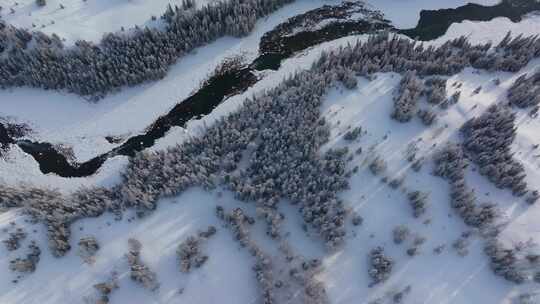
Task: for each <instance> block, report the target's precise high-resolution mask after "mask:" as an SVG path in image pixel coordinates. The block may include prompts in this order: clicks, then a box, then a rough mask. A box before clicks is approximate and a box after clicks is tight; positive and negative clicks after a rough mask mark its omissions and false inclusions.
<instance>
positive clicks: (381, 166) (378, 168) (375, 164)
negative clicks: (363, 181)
mask: <svg viewBox="0 0 540 304" xmlns="http://www.w3.org/2000/svg"><path fill="white" fill-rule="evenodd" d="M387 167H388V165H387V164H386V161H385V160H384V159H383V158H382V157H380V156H377V157H375V158H374V159H373V160H372V161H371V163H370V164H369V171H371V173H372V174H373V175H380V174H382V173H383V172H384V171H386V168H387Z"/></svg>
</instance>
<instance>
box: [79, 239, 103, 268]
mask: <svg viewBox="0 0 540 304" xmlns="http://www.w3.org/2000/svg"><path fill="white" fill-rule="evenodd" d="M98 251H99V243H98V241H97V239H96V238H95V237H94V236H86V237H83V238H81V239H80V240H79V255H80V256H81V258H82V259H83V260H84V261H85V262H87V263H93V261H94V257H95V255H96V253H97V252H98Z"/></svg>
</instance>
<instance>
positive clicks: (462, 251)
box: [452, 237, 470, 257]
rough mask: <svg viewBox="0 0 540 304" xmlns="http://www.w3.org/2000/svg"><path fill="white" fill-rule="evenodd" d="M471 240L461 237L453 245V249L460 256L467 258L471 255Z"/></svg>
mask: <svg viewBox="0 0 540 304" xmlns="http://www.w3.org/2000/svg"><path fill="white" fill-rule="evenodd" d="M469 244H470V242H469V239H468V238H465V237H460V238H459V239H457V240H455V241H454V243H452V247H454V249H455V250H456V251H457V253H458V254H459V255H460V256H462V257H463V256H466V255H468V254H469Z"/></svg>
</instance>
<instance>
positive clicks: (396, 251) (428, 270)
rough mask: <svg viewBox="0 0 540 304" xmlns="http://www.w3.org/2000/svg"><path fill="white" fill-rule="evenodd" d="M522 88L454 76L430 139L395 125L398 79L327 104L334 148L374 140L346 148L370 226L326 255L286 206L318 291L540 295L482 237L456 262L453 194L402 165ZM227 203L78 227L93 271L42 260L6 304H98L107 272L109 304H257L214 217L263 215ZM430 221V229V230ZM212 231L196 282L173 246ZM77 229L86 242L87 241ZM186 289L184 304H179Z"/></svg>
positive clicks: (525, 135) (514, 210)
mask: <svg viewBox="0 0 540 304" xmlns="http://www.w3.org/2000/svg"><path fill="white" fill-rule="evenodd" d="M344 40H345V39H343V40H342V42H344ZM537 67H540V61H539V60H537V61H535V62H533V63H531V64H530V65H529V66H528V67H526V68H525V70H527V71H528V70H532V69H534V68H537ZM518 74H519V73H518ZM515 77H516V75H511V74H509V73H496V74H492V73H486V72H477V71H474V70H472V69H468V70H465V71H464V72H462V73H460V74H458V75H455V76H453V77H452V78H450V79H449V80H448V81H449V82H450V83H451V82H454V81H463V83H464V86H463V93H462V96H463V98H462V99H461V100H460V102H459V103H458V104H457V105H455V106H453V107H452V108H451V109H449V110H448V111H447V112H443V113H441V116H440V120H439V122H438V123H437V125H436V126H433V127H431V128H426V127H425V126H423V125H422V124H421V123H420V122H419V121H418V120H416V119H415V120H413V121H412V122H410V123H408V124H398V123H397V122H394V121H392V120H391V119H390V117H389V113H390V110H391V107H392V92H393V91H394V89H395V87H396V85H397V84H398V82H399V80H400V76H399V75H397V74H394V73H384V74H377V75H376V78H375V79H374V80H372V81H368V80H367V79H364V78H359V79H358V80H359V86H358V88H357V89H355V90H346V89H343V88H338V89H334V90H333V91H331V92H330V93H329V94H328V95H327V96H326V98H325V102H324V104H323V107H322V112H323V113H324V116H325V117H326V118H327V120H328V122H329V123H330V125H331V141H330V142H329V143H328V144H327V146H326V147H325V148H330V147H341V146H344V145H345V142H344V140H343V138H342V136H343V134H344V132H345V131H346V130H348V129H349V126H350V127H356V126H362V128H363V129H364V130H366V132H367V133H366V134H365V135H363V136H362V137H361V139H359V140H358V141H357V142H354V143H352V144H348V145H349V147H350V149H351V150H355V149H356V147H360V146H361V147H362V148H363V149H364V152H363V153H362V155H360V156H355V158H354V159H353V160H352V161H351V162H349V163H348V167H349V169H352V168H353V167H354V166H359V168H360V169H359V172H358V174H354V175H353V176H352V178H351V186H352V187H351V189H350V190H348V191H346V192H344V193H342V195H341V197H342V198H343V199H344V201H345V202H346V204H347V206H348V207H349V208H351V209H353V210H355V211H356V212H358V213H359V214H360V215H362V216H363V217H364V223H363V224H362V226H359V227H353V226H352V225H349V226H348V227H347V230H348V239H347V244H346V246H345V247H344V248H343V249H342V250H340V251H338V252H335V253H331V254H328V253H325V251H324V249H323V246H322V244H321V243H320V241H319V240H317V239H316V238H311V237H309V236H306V235H305V233H304V232H303V231H302V230H301V225H300V224H301V218H300V216H299V214H298V213H297V212H296V211H295V208H294V207H290V206H288V205H287V204H286V202H285V204H281V205H280V206H282V207H281V208H282V211H283V212H284V213H285V214H287V217H286V223H285V229H286V231H287V232H289V233H290V234H289V236H288V240H289V242H290V243H291V245H292V246H293V248H295V249H296V250H297V251H298V252H303V253H306V254H309V255H310V256H311V257H321V258H323V264H324V267H325V271H324V273H322V274H321V275H320V276H319V277H318V279H320V280H322V281H323V282H325V284H326V286H327V289H328V294H329V297H330V299H331V303H339V304H352V303H358V301H359V300H360V303H368V302H369V301H371V300H374V299H376V298H380V297H383V298H385V297H387V298H388V297H392V295H393V294H394V293H395V292H396V291H399V290H402V289H403V288H405V287H406V286H408V285H411V287H412V289H411V292H410V294H408V295H407V296H406V298H405V302H404V303H459V304H466V303H513V302H512V301H514V299H515V297H516V296H517V295H518V294H521V293H522V292H524V291H530V290H534V289H533V288H535V286H534V285H523V286H516V285H514V284H511V283H509V282H506V281H504V280H502V279H501V278H499V277H496V276H494V275H493V273H492V272H491V270H490V269H489V267H488V261H487V259H486V257H485V256H484V254H483V252H482V244H483V243H482V241H481V239H480V238H479V236H477V235H474V236H473V237H472V240H473V242H472V244H471V245H470V246H469V250H470V253H469V254H468V255H467V256H465V257H461V256H459V255H458V254H457V253H456V252H455V250H454V249H452V245H451V244H452V242H453V241H454V240H456V239H457V238H458V237H459V236H460V235H461V234H462V233H463V232H465V231H468V229H467V227H466V226H465V225H464V224H463V223H462V221H461V219H460V218H459V217H458V216H457V214H456V213H455V211H453V210H452V209H451V208H450V205H449V189H448V185H447V183H446V182H445V181H444V180H442V179H440V178H436V177H433V176H432V175H431V164H430V162H429V161H428V162H427V163H426V165H425V166H424V168H423V169H422V170H421V171H420V172H418V173H417V172H413V171H412V170H410V168H408V167H409V166H410V164H408V163H407V162H406V161H405V160H404V158H405V157H404V153H405V151H406V150H407V147H408V145H409V144H410V143H411V142H418V147H419V149H420V152H419V155H428V154H429V153H430V152H431V151H433V149H434V147H433V144H437V146H441V145H442V144H444V143H445V142H447V141H448V140H449V139H450V140H451V139H455V137H456V131H455V130H456V128H457V127H458V126H459V125H461V124H462V123H463V122H464V121H466V120H467V119H468V118H470V117H472V116H474V115H478V114H480V113H482V111H483V110H484V109H485V108H486V107H487V106H488V105H489V104H492V103H494V102H497V101H498V100H502V99H504V94H505V90H506V89H507V88H508V86H509V85H510V84H511V83H512V81H513V79H514V78H515ZM494 78H500V79H501V82H502V83H501V85H500V86H498V87H497V86H494V85H492V81H493V79H494ZM479 85H482V86H483V87H484V90H483V91H482V93H480V94H478V95H474V96H472V94H471V93H472V91H473V90H474V89H475V88H476V87H477V86H479ZM451 93H452V91H450V92H449V94H451ZM424 103H425V102H424ZM475 105H476V107H475V108H473V106H475ZM367 113H369V115H366V114H367ZM524 114H525V113H523V115H521V116H520V127H519V130H520V136H519V139H518V141H517V142H516V144H515V149H516V151H520V152H521V153H522V154H523V153H525V151H528V149H529V147H530V143H531V142H539V141H540V136H539V135H538V133H534V132H533V130H534V128H537V127H538V126H537V124H538V122H537V121H534V120H531V119H530V118H527V117H526V116H525V115H524ZM446 125H448V127H445V126H446ZM524 126H527V127H524ZM385 135H387V137H386V139H385ZM420 139H421V140H420ZM375 155H381V156H383V157H384V158H385V159H386V160H387V161H388V164H389V168H388V175H389V176H396V175H398V174H400V175H403V174H405V175H406V176H407V178H406V179H405V187H406V188H407V189H410V190H422V191H427V192H429V193H430V199H429V201H430V206H429V207H428V212H427V215H425V216H424V217H421V218H420V219H415V218H413V217H412V210H411V209H410V206H409V205H408V202H407V199H406V196H405V193H403V192H402V191H399V190H391V189H390V188H389V187H388V186H387V185H386V184H384V183H382V182H380V179H379V178H374V177H373V175H372V174H371V173H370V172H369V170H368V169H367V165H368V163H369V160H371V159H372V158H373V157H375ZM519 159H520V161H523V162H524V163H525V164H527V166H528V167H529V168H530V172H529V171H528V172H527V173H529V176H528V177H527V182H528V183H529V184H531V187H532V188H540V182H539V181H540V179H538V170H536V169H537V168H538V163H537V162H536V163H534V162H532V160H531V159H528V158H527V157H525V156H523V157H521V156H520V157H519ZM467 180H468V181H469V182H470V184H471V185H474V187H475V189H476V191H477V193H479V194H483V195H482V198H481V199H486V200H487V199H489V200H491V201H493V202H494V203H496V204H497V205H499V206H500V207H502V208H503V210H506V211H505V214H506V216H507V217H508V220H509V221H510V222H511V225H510V226H509V228H508V230H507V231H505V232H504V234H503V235H504V236H505V238H508V239H509V242H510V241H513V242H515V241H518V240H520V238H522V237H526V238H528V237H533V238H535V240H536V242H540V239H539V236H540V235H539V234H538V233H534V229H538V228H537V226H535V224H534V221H535V218H537V216H538V215H539V212H540V206H539V205H536V206H533V207H530V208H529V209H525V208H524V206H525V203H524V202H523V201H522V200H521V199H517V198H515V197H512V196H511V194H510V193H509V192H508V191H502V190H498V189H496V188H495V187H494V186H493V185H491V184H489V183H488V182H487V181H486V180H485V178H483V177H481V176H479V175H478V174H477V173H474V172H472V171H470V172H468V176H467ZM218 191H219V189H218V190H215V191H213V192H210V193H209V192H206V191H204V190H201V189H192V190H189V191H187V192H186V193H184V194H182V195H180V196H178V197H176V198H173V199H167V200H165V201H163V202H160V204H159V208H158V210H157V211H156V212H154V213H153V214H152V215H150V216H149V217H146V218H143V219H137V220H134V222H130V221H131V217H130V216H129V214H128V215H127V216H125V217H124V220H123V221H121V222H116V221H114V220H113V219H112V217H111V216H109V215H107V216H103V217H100V218H98V219H88V220H84V221H80V222H77V223H75V225H74V226H73V228H74V229H73V231H74V235H73V236H72V239H73V240H77V239H79V238H80V237H82V236H86V235H96V236H97V238H98V240H99V242H100V244H101V245H102V248H103V249H102V250H101V251H100V252H99V253H98V255H97V257H96V263H95V264H93V265H91V266H90V265H87V264H84V263H83V262H82V260H81V258H80V257H78V256H77V250H76V249H73V250H71V251H70V253H68V255H67V256H66V257H64V258H61V259H55V258H53V257H51V256H50V253H49V252H48V251H47V250H44V253H43V255H44V256H43V259H42V261H41V262H40V264H39V266H38V269H37V271H36V272H35V273H33V274H32V275H29V276H28V277H23V278H21V279H20V282H19V283H17V284H13V283H11V282H10V281H11V280H12V279H14V275H13V274H12V273H9V274H8V275H5V276H2V278H0V302H2V303H4V302H5V303H78V301H79V299H81V298H82V297H84V296H90V295H92V292H93V291H92V287H91V286H92V284H95V283H97V282H100V281H102V280H104V279H105V278H106V276H107V275H108V273H109V271H111V270H113V269H115V270H116V271H118V273H119V274H120V289H119V290H118V291H116V292H114V293H113V294H112V296H111V303H126V302H128V303H129V302H133V301H135V302H136V303H193V302H194V301H195V302H197V303H203V304H204V303H215V302H216V299H219V301H220V302H223V303H257V301H258V298H257V297H258V296H257V286H256V284H255V283H254V278H253V273H252V272H251V265H252V264H251V263H252V261H251V259H250V257H249V255H248V254H247V253H246V251H245V250H243V249H241V248H239V247H238V246H237V245H236V243H234V242H233V240H232V235H231V234H230V232H229V231H228V230H226V229H224V228H221V226H220V223H219V222H217V220H216V218H215V216H214V208H215V206H216V205H218V204H219V205H223V206H225V207H226V209H229V210H230V209H231V208H234V207H239V206H240V207H242V208H245V209H246V210H248V212H251V214H254V210H253V207H252V206H251V207H250V205H246V204H244V203H240V202H238V201H236V200H235V199H234V198H233V197H232V196H231V194H229V193H227V192H224V193H223V195H219V194H218ZM487 193H489V195H487ZM174 202H176V203H174ZM428 219H429V222H425V220H428ZM13 220H14V221H16V222H17V226H18V227H20V226H25V227H26V230H27V231H32V229H37V232H36V233H31V236H30V237H29V238H28V239H27V240H26V242H28V241H29V240H31V239H36V240H38V242H39V243H40V245H41V246H42V248H46V241H45V235H44V231H43V228H42V226H41V225H39V224H37V225H31V224H29V223H25V222H24V221H23V218H21V217H19V216H17V215H16V212H15V211H10V212H7V213H4V214H2V215H0V231H1V230H2V229H3V228H6V227H9V226H10V225H9V222H10V221H13ZM531 222H532V223H531ZM108 223H110V226H109V224H108ZM399 224H405V225H407V226H408V227H409V228H410V229H411V231H412V232H413V233H414V234H417V235H419V236H423V237H426V242H425V243H424V244H423V245H422V246H421V250H420V254H419V255H418V256H416V257H413V258H411V257H409V256H407V255H406V252H405V251H406V249H407V248H408V244H410V241H408V242H406V244H403V245H394V244H393V242H392V236H391V231H392V229H393V228H394V227H395V226H397V225H399ZM208 225H215V226H216V227H218V230H219V231H218V234H217V236H216V238H214V239H211V240H210V241H209V242H208V245H207V249H206V250H207V252H208V254H209V256H210V260H209V262H208V264H207V265H205V266H203V267H202V268H201V269H198V270H196V271H195V272H194V273H192V274H190V275H184V274H181V273H179V271H178V270H177V267H178V265H177V264H176V263H177V262H176V257H175V254H174V250H175V246H176V245H177V244H178V243H180V242H181V241H182V240H183V239H185V238H186V237H187V236H188V235H192V234H194V233H196V231H197V230H198V229H199V230H200V229H204V228H206V226H208ZM79 227H82V229H83V230H82V231H81V230H79ZM10 229H12V228H10ZM103 231H106V233H103ZM255 233H256V239H257V240H258V241H260V242H271V241H270V239H268V237H267V236H266V235H265V234H264V231H263V227H259V228H258V229H256V231H255ZM129 237H137V238H138V239H139V240H140V241H141V242H142V243H143V245H144V246H145V247H143V250H142V252H143V255H142V258H143V260H144V261H145V262H146V263H147V264H148V265H149V266H150V267H151V268H152V269H153V270H155V271H156V272H157V273H158V277H159V280H160V282H161V284H162V286H161V288H160V290H159V291H158V292H156V293H151V292H149V291H146V290H144V289H141V288H140V287H137V286H136V285H135V284H134V283H132V282H131V281H130V280H129V278H128V273H127V264H126V261H125V259H124V258H123V254H124V253H125V252H126V250H127V249H126V248H127V239H128V238H129ZM25 244H27V243H25ZM443 244H444V245H446V249H445V250H444V251H443V252H442V253H441V254H440V255H435V254H434V253H433V249H434V248H435V247H437V246H440V245H443ZM379 245H382V246H385V249H386V252H387V254H388V255H389V256H391V257H392V258H393V259H394V260H395V262H396V266H395V269H394V271H393V274H392V276H391V278H390V280H389V281H387V282H386V283H384V284H380V285H377V287H374V288H368V282H369V278H368V276H367V260H366V259H367V253H368V251H369V250H370V249H371V248H373V247H375V246H379ZM23 248H24V247H23ZM145 248H146V250H145ZM0 252H1V253H2V259H0V268H4V269H5V268H7V267H8V265H7V263H8V261H9V260H10V259H12V258H14V257H15V256H17V255H19V254H22V253H23V252H24V251H22V250H20V251H19V252H16V253H8V252H7V251H5V249H4V248H3V247H2V248H1V249H0ZM51 278H54V284H55V285H56V286H63V288H49V286H48V284H47V283H48V282H50V280H51ZM182 288H183V293H182V294H179V290H180V289H182ZM209 291H211V292H209ZM487 291H489V292H487Z"/></svg>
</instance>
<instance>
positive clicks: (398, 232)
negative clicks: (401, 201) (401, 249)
mask: <svg viewBox="0 0 540 304" xmlns="http://www.w3.org/2000/svg"><path fill="white" fill-rule="evenodd" d="M410 234H411V232H410V230H409V227H407V226H405V225H399V226H397V227H395V228H394V229H393V230H392V236H393V239H394V243H395V244H398V245H399V244H401V243H403V242H404V241H405V240H407V238H408V237H409V235H410Z"/></svg>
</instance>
